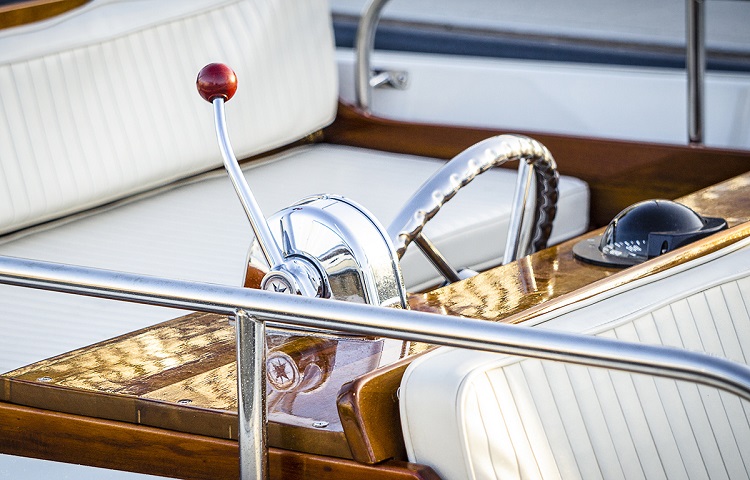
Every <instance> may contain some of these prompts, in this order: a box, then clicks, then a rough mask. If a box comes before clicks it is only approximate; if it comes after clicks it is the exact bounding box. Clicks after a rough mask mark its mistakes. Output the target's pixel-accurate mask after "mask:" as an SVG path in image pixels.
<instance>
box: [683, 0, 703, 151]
mask: <svg viewBox="0 0 750 480" xmlns="http://www.w3.org/2000/svg"><path fill="white" fill-rule="evenodd" d="M705 11H706V6H705V1H704V0H686V4H685V23H686V27H685V32H686V37H687V38H686V40H685V48H686V55H685V69H686V70H687V101H688V141H689V142H690V143H691V144H693V145H700V144H701V143H703V106H704V104H705V100H704V98H705V97H704V94H705V83H706V79H705V77H706V45H705V44H706V41H705V31H706V20H705V18H706V15H705Z"/></svg>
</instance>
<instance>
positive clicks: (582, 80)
mask: <svg viewBox="0 0 750 480" xmlns="http://www.w3.org/2000/svg"><path fill="white" fill-rule="evenodd" d="M337 60H338V64H339V85H340V91H341V97H342V99H343V100H344V101H345V102H348V103H354V80H353V62H354V55H353V53H352V51H351V50H347V49H339V50H338V52H337ZM372 66H373V68H374V69H380V70H397V71H406V72H408V75H409V87H408V88H407V89H406V90H394V89H375V90H374V92H373V98H372V110H373V113H375V114H376V115H379V116H383V117H386V118H394V119H400V120H407V121H417V122H427V123H441V124H445V123H448V124H458V125H466V126H479V127H491V128H498V129H501V130H504V131H505V132H508V133H511V132H514V131H519V130H520V131H531V132H534V131H537V132H548V133H559V134H567V135H578V136H593V137H600V138H613V139H622V140H635V141H647V142H658V143H670V144H686V143H687V86H686V85H687V83H686V74H685V72H684V71H682V70H679V69H667V68H646V67H624V66H615V65H584V64H573V63H562V62H543V61H530V60H507V59H492V58H478V57H461V56H448V55H428V54H414V53H402V52H383V51H377V52H375V53H374V55H373V60H372ZM704 123H705V143H706V144H707V145H709V146H715V147H726V148H739V149H750V74H747V73H744V74H743V73H729V72H713V71H709V72H708V73H707V75H706V105H705V122H704ZM553 153H554V152H553Z"/></svg>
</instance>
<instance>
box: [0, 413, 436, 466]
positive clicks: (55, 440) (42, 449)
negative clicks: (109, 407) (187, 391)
mask: <svg viewBox="0 0 750 480" xmlns="http://www.w3.org/2000/svg"><path fill="white" fill-rule="evenodd" d="M0 438H2V439H3V441H2V442H0V453H4V454H9V455H20V456H26V457H33V458H42V459H46V460H53V461H58V462H68V463H79V464H83V465H90V466H94V467H101V468H109V469H115V470H126V471H131V472H137V473H146V474H150V475H161V476H166V477H173V478H184V479H190V480H204V479H205V480H209V479H212V480H213V479H216V480H223V479H226V480H234V479H237V478H239V462H238V455H239V453H238V452H239V451H238V447H237V442H235V441H231V440H220V439H216V438H211V437H205V436H200V435H192V434H186V433H178V432H172V431H169V430H162V429H158V428H152V427H144V426H136V425H132V424H129V423H122V422H115V421H111V420H100V419H95V418H88V417H82V416H77V415H70V414H64V413H56V412H51V411H48V410H41V409H36V408H29V407H21V406H17V405H11V404H8V403H2V402H0ZM268 453H269V471H270V477H271V478H272V479H275V478H284V479H303V478H305V479H308V478H316V479H321V480H324V479H333V478H347V479H363V480H364V479H372V480H385V479H394V480H407V479H414V480H417V479H425V480H432V479H437V478H438V476H437V475H436V474H435V472H434V471H433V470H432V469H430V468H429V467H426V466H423V465H417V464H412V463H408V462H398V461H397V462H387V463H385V464H381V465H378V466H371V465H363V464H360V463H357V462H354V461H351V460H343V459H339V458H332V457H323V456H320V455H309V454H302V453H298V452H291V451H289V450H282V449H278V448H271V449H269V452H268Z"/></svg>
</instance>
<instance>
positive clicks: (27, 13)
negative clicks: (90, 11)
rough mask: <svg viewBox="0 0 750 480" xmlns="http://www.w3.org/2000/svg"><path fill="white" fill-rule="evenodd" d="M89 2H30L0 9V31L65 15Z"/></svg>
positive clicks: (69, 0) (64, 0)
mask: <svg viewBox="0 0 750 480" xmlns="http://www.w3.org/2000/svg"><path fill="white" fill-rule="evenodd" d="M88 1H89V0H31V1H27V2H16V3H13V4H10V5H6V6H3V7H0V29H2V28H10V27H16V26H18V25H25V24H27V23H33V22H38V21H40V20H44V19H47V18H51V17H54V16H57V15H60V14H62V13H65V12H67V11H69V10H73V9H74V8H78V7H80V6H81V5H84V4H86V3H88Z"/></svg>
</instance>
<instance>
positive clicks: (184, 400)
mask: <svg viewBox="0 0 750 480" xmlns="http://www.w3.org/2000/svg"><path fill="white" fill-rule="evenodd" d="M177 403H179V404H180V405H188V404H190V403H193V401H192V400H190V399H189V398H183V399H182V400H177Z"/></svg>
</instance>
